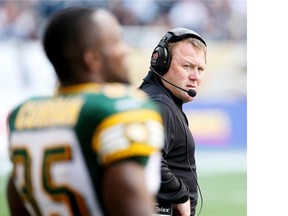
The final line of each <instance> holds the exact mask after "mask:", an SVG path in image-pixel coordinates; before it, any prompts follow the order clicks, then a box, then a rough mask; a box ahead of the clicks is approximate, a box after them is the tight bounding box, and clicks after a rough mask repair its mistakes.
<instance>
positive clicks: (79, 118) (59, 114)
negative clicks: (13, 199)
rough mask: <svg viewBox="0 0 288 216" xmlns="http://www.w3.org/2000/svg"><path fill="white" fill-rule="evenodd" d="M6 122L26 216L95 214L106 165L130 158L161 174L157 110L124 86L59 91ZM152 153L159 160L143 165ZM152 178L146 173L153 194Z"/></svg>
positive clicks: (17, 111) (22, 108) (29, 102)
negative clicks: (30, 215)
mask: <svg viewBox="0 0 288 216" xmlns="http://www.w3.org/2000/svg"><path fill="white" fill-rule="evenodd" d="M8 122H9V132H10V133H9V152H10V157H11V161H12V162H13V165H14V166H13V167H14V169H13V177H14V178H13V180H14V183H15V186H16V189H17V191H18V192H19V194H20V196H21V198H22V200H23V202H24V204H25V206H26V208H27V209H28V210H29V212H30V213H31V214H32V215H85V216H88V215H97V216H101V215H103V207H102V205H101V199H100V197H101V195H100V182H101V172H102V171H103V168H105V166H107V165H109V164H111V163H115V162H117V161H121V160H127V159H130V160H135V161H136V162H137V163H140V164H143V166H146V169H150V168H148V164H149V166H150V167H159V169H160V151H161V149H162V147H163V142H164V132H163V125H162V118H161V115H160V113H159V110H158V107H156V106H155V104H154V103H152V102H151V101H150V100H149V99H148V97H147V96H146V94H144V93H143V92H142V91H140V90H137V89H135V88H133V87H131V86H128V85H122V84H116V83H111V84H105V85H99V84H83V85H76V86H71V87H66V88H61V89H59V92H58V93H57V94H55V95H54V96H51V97H35V98H31V99H29V100H27V101H25V102H24V103H22V104H21V105H19V106H18V107H16V108H15V109H14V110H13V111H12V112H11V114H10V116H9V121H8ZM153 155H158V157H159V160H156V162H155V161H153V162H149V160H150V158H152V157H153ZM153 163H156V164H153ZM152 169H153V168H152ZM147 173H148V172H147ZM159 176H160V174H159V173H158V172H156V171H155V172H153V171H152V172H149V176H148V174H147V181H149V179H152V180H153V181H151V180H150V182H147V184H148V185H149V184H150V186H149V187H150V188H154V189H151V190H154V191H153V193H154V192H155V193H156V191H155V190H157V188H158V185H159V183H160V179H159V178H160V177H159ZM115 183H116V184H117V179H115ZM153 184H154V185H153ZM155 184H156V185H155Z"/></svg>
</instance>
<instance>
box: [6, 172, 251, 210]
mask: <svg viewBox="0 0 288 216" xmlns="http://www.w3.org/2000/svg"><path fill="white" fill-rule="evenodd" d="M199 184H200V187H201V191H202V194H203V208H202V212H201V214H200V215H201V216H246V210H247V205H246V173H245V172H225V173H205V174H203V175H199ZM0 185H1V188H0V216H8V215H9V214H8V210H7V203H6V200H5V191H4V187H5V185H6V179H5V178H3V177H1V178H0ZM200 203H201V202H200V200H199V205H198V206H200Z"/></svg>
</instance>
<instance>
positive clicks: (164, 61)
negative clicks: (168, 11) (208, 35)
mask: <svg viewBox="0 0 288 216" xmlns="http://www.w3.org/2000/svg"><path fill="white" fill-rule="evenodd" d="M184 38H196V39H198V40H200V41H201V42H202V43H203V44H204V45H205V46H207V45H206V42H205V41H204V39H203V38H202V37H201V36H200V35H199V34H198V33H197V32H195V31H193V30H191V29H187V28H182V27H179V28H173V29H171V30H169V31H168V32H167V33H166V34H165V35H164V36H163V37H162V39H161V40H160V41H159V43H158V45H157V46H156V48H155V49H154V50H153V52H152V55H151V61H150V68H152V69H153V70H154V71H156V72H157V73H158V74H160V75H161V76H163V75H164V74H165V73H166V72H167V71H168V69H169V66H170V62H171V54H170V53H169V50H168V48H167V45H168V44H169V43H171V42H176V41H180V40H182V39H184Z"/></svg>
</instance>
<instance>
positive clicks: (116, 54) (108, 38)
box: [98, 11, 130, 83]
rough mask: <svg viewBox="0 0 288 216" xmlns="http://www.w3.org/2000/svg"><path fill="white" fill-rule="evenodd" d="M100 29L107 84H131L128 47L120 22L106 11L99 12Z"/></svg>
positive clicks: (102, 69) (101, 50)
mask: <svg viewBox="0 0 288 216" xmlns="http://www.w3.org/2000/svg"><path fill="white" fill-rule="evenodd" d="M98 18H99V19H98V25H99V28H100V32H99V41H100V42H101V44H100V47H99V48H100V53H101V59H102V64H101V72H102V73H101V74H102V75H103V76H104V80H105V81H106V82H122V83H129V82H130V80H129V67H128V61H127V57H128V50H129V49H128V46H127V45H126V44H125V43H124V41H123V39H122V32H121V30H122V29H121V26H120V24H119V22H118V20H117V19H116V18H115V17H114V16H113V15H112V14H109V13H107V12H105V11H102V12H101V11H100V12H98Z"/></svg>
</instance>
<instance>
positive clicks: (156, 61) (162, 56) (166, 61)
mask: <svg viewBox="0 0 288 216" xmlns="http://www.w3.org/2000/svg"><path fill="white" fill-rule="evenodd" d="M169 65H170V55H169V52H168V50H167V48H165V47H162V46H157V47H156V48H155V49H154V51H153V53H152V56H151V61H150V66H151V67H152V68H153V69H154V70H155V71H157V73H159V74H160V75H164V74H165V73H166V72H167V71H168V69H169Z"/></svg>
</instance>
